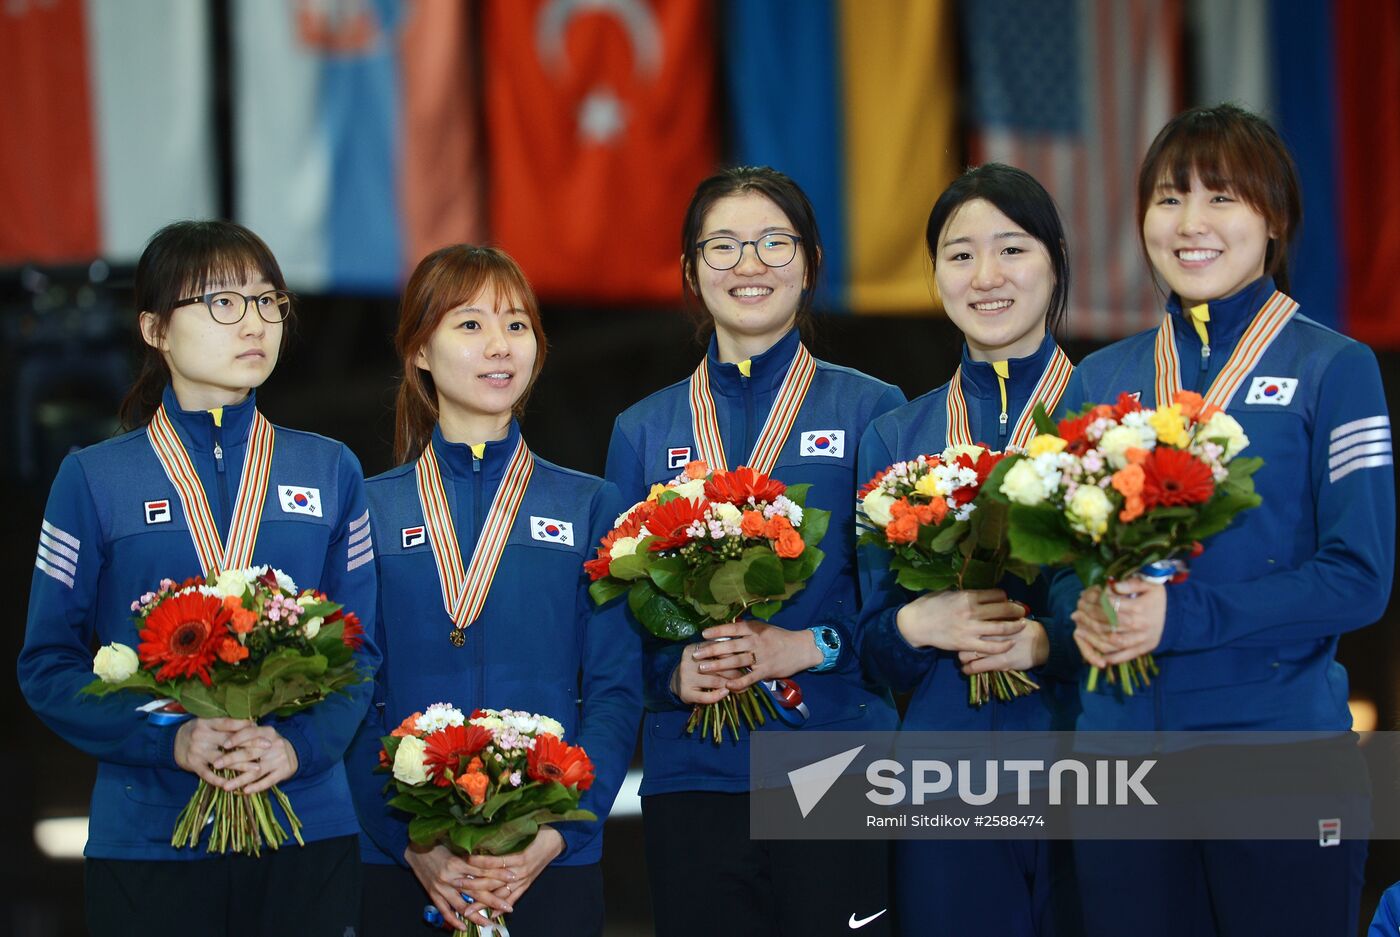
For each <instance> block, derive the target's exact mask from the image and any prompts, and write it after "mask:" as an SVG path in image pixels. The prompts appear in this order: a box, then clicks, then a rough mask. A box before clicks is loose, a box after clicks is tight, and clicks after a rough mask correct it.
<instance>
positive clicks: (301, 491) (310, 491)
mask: <svg viewBox="0 0 1400 937" xmlns="http://www.w3.org/2000/svg"><path fill="white" fill-rule="evenodd" d="M277 500H279V501H281V502H282V510H283V511H285V512H286V513H288V514H307V515H310V516H311V517H320V516H321V489H319V488H303V487H301V486H300V485H278V486H277Z"/></svg>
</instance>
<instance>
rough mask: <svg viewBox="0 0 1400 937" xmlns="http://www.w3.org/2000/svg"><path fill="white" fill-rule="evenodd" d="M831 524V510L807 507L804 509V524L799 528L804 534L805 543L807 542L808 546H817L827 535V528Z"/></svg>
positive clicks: (803, 540) (799, 531)
mask: <svg viewBox="0 0 1400 937" xmlns="http://www.w3.org/2000/svg"><path fill="white" fill-rule="evenodd" d="M830 524H831V512H830V511H823V510H822V509H821V508H805V509H803V511H802V526H801V527H799V528H798V529H797V530H798V533H800V534H801V535H802V542H803V543H805V544H807V546H808V547H815V546H816V545H817V544H819V543H821V542H822V538H823V537H825V536H826V530H827V527H828V526H830Z"/></svg>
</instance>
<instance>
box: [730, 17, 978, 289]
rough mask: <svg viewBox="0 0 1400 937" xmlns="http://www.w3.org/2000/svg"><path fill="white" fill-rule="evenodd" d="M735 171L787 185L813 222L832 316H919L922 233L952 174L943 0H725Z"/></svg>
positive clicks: (948, 42)
mask: <svg viewBox="0 0 1400 937" xmlns="http://www.w3.org/2000/svg"><path fill="white" fill-rule="evenodd" d="M726 22H728V23H731V24H742V28H734V29H732V30H730V32H729V34H728V35H727V36H726V42H727V50H726V51H727V55H726V57H725V61H726V73H725V76H724V77H725V93H726V97H727V101H726V104H727V110H728V113H729V116H730V121H731V126H732V128H733V141H732V148H733V154H734V159H733V162H735V163H739V164H749V165H755V164H757V165H765V164H766V165H771V166H773V167H774V168H776V169H780V170H782V171H783V172H785V173H787V174H788V175H790V176H792V178H793V179H794V180H796V182H797V184H798V185H800V186H802V188H803V190H804V191H805V192H806V193H807V197H808V198H809V199H810V200H811V202H812V207H813V209H814V210H815V211H816V213H817V222H818V224H819V226H820V227H821V232H822V242H823V246H824V257H823V266H824V268H825V273H824V277H823V278H824V281H825V282H824V283H823V284H822V285H821V289H820V292H819V293H818V294H817V303H818V304H819V305H820V306H821V307H823V308H825V309H828V310H831V311H841V312H845V311H851V310H854V311H857V312H882V313H895V312H928V311H931V310H932V309H933V308H934V303H933V300H932V298H931V295H930V277H929V274H928V261H927V259H926V257H925V251H924V246H923V231H924V223H925V221H926V220H927V218H928V212H929V209H930V208H932V207H933V202H934V199H936V198H937V197H938V193H939V192H941V191H942V190H943V188H944V187H945V186H946V185H947V184H948V182H949V181H951V180H952V178H953V176H954V175H955V174H956V173H957V171H958V162H959V150H960V146H959V141H958V139H957V129H956V123H955V120H956V119H955V102H956V99H957V88H956V74H955V69H954V67H953V61H954V56H953V54H952V47H953V38H954V35H953V26H952V21H951V10H950V9H949V4H948V3H946V2H944V0H898V2H894V0H891V2H885V3H880V4H871V3H865V2H860V0H807V2H801V3H792V2H788V3H776V2H772V0H730V2H729V4H728V6H727V8H726Z"/></svg>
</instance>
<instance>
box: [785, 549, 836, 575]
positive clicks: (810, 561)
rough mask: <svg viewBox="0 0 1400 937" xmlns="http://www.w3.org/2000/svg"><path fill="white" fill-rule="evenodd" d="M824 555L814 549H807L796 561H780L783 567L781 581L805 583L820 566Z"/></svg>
mask: <svg viewBox="0 0 1400 937" xmlns="http://www.w3.org/2000/svg"><path fill="white" fill-rule="evenodd" d="M824 556H825V554H823V553H822V551H821V550H818V549H817V548H816V547H808V548H807V549H805V550H803V551H802V555H801V556H799V557H797V558H796V559H791V560H780V561H779V562H781V563H782V566H783V579H785V580H786V581H788V582H806V581H807V580H808V579H811V578H812V574H813V573H815V572H816V571H817V567H818V566H820V565H821V562H822V558H823V557H824Z"/></svg>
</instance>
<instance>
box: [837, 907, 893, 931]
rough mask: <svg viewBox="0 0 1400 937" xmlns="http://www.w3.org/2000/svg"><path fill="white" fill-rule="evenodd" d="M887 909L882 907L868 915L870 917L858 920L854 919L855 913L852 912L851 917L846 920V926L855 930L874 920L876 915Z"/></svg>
mask: <svg viewBox="0 0 1400 937" xmlns="http://www.w3.org/2000/svg"><path fill="white" fill-rule="evenodd" d="M888 910H889V908H884V909H882V910H879V911H876V912H875V913H874V914H872V915H870V917H867V918H861V919H860V920H856V916H855V914H854V913H852V914H851V919H850V920H849V921H847V922H846V926H847V927H849V928H850V929H851V930H856V929H857V928H860V927H864V926H865V925H867V924H869V923H870V922H871V921H873V920H875V919H876V918H877V917H879V916H880V915H882V914H884V913H885V912H886V911H888Z"/></svg>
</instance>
